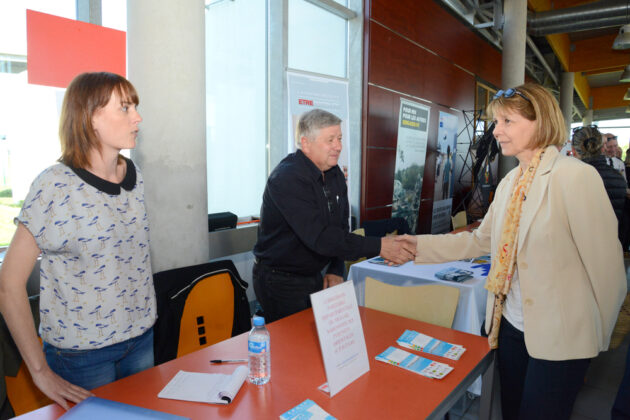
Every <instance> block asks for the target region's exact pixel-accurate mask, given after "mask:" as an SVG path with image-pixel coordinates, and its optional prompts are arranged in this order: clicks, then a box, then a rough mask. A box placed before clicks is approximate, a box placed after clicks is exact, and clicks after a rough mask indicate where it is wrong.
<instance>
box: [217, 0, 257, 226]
mask: <svg viewBox="0 0 630 420" xmlns="http://www.w3.org/2000/svg"><path fill="white" fill-rule="evenodd" d="M266 6H267V5H266V2H265V1H260V0H248V1H234V2H232V1H222V2H214V3H210V4H208V5H207V6H206V130H207V131H206V133H207V159H208V161H207V162H208V212H209V213H217V212H223V211H231V212H232V213H235V214H237V215H238V216H239V217H241V216H251V215H258V214H259V213H260V204H261V202H262V193H263V190H264V187H265V182H266V180H267V176H266V175H267V171H266V163H265V162H266V156H267V153H266V138H267V135H266V133H267V128H266V120H267V114H266V103H267V96H266V84H267V78H266V54H267V48H266V28H267V26H266V16H267V12H266Z"/></svg>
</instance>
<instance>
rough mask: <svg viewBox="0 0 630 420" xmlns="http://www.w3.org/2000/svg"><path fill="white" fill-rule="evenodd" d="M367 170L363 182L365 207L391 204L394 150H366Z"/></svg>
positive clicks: (394, 164)
mask: <svg viewBox="0 0 630 420" xmlns="http://www.w3.org/2000/svg"><path fill="white" fill-rule="evenodd" d="M365 158H366V159H367V167H368V168H369V170H368V172H367V174H366V176H365V178H364V180H365V183H366V187H367V191H368V193H367V196H366V197H365V206H366V207H367V208H371V207H380V206H385V205H388V204H391V203H392V196H393V194H394V169H395V166H396V149H375V148H368V149H367V150H366V153H365Z"/></svg>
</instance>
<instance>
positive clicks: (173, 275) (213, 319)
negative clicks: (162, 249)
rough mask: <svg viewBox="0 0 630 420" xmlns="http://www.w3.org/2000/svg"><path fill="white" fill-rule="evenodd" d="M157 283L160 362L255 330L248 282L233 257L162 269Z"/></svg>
mask: <svg viewBox="0 0 630 420" xmlns="http://www.w3.org/2000/svg"><path fill="white" fill-rule="evenodd" d="M153 283H154V285H155V295H156V299H157V313H158V319H157V321H156V323H155V325H154V327H153V331H154V334H155V335H154V341H153V343H154V346H153V351H154V356H155V364H156V365H159V364H161V363H164V362H167V361H169V360H172V359H174V358H176V357H180V356H183V355H184V354H188V353H190V352H192V351H195V350H199V349H201V348H203V347H206V346H209V345H211V344H214V343H217V342H219V341H221V340H225V339H227V338H230V337H233V336H235V335H238V334H241V333H243V332H245V331H248V330H249V329H250V328H251V320H250V309H249V302H248V300H247V294H246V291H247V287H248V284H247V282H245V281H243V279H242V278H241V276H240V275H239V273H238V270H237V269H236V267H235V266H234V263H233V262H232V261H230V260H219V261H213V262H209V263H205V264H198V265H192V266H186V267H179V268H174V269H171V270H166V271H161V272H159V273H155V274H154V275H153Z"/></svg>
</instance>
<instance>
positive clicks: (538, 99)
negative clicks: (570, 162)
mask: <svg viewBox="0 0 630 420" xmlns="http://www.w3.org/2000/svg"><path fill="white" fill-rule="evenodd" d="M514 90H515V91H516V93H515V94H514V95H512V96H510V97H509V98H506V97H505V96H500V97H498V98H496V99H493V100H492V102H490V103H489V104H488V108H487V109H486V115H487V118H488V119H492V118H493V115H494V114H495V113H496V112H498V111H508V112H516V113H518V114H519V115H521V116H523V117H524V118H526V119H528V120H529V121H535V122H536V131H535V132H534V135H533V137H532V139H531V140H530V143H529V147H530V148H531V149H539V148H544V147H547V146H558V147H562V146H563V145H564V143H565V141H566V136H567V133H566V132H565V131H566V126H565V124H564V117H563V116H562V111H561V110H560V106H559V105H558V101H556V98H554V97H553V95H552V94H551V92H549V91H548V90H547V89H545V88H544V87H543V86H541V85H539V84H537V83H525V84H523V85H520V86H517V87H516V88H514ZM521 95H522V96H521Z"/></svg>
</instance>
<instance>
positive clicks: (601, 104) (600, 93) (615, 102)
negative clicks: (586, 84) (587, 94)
mask: <svg viewBox="0 0 630 420" xmlns="http://www.w3.org/2000/svg"><path fill="white" fill-rule="evenodd" d="M628 88H630V83H624V84H622V85H616V86H602V87H599V88H593V89H591V95H592V96H593V109H607V108H618V107H622V106H626V105H628V103H627V101H624V100H623V97H624V95H625V94H626V91H627V90H628Z"/></svg>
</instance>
